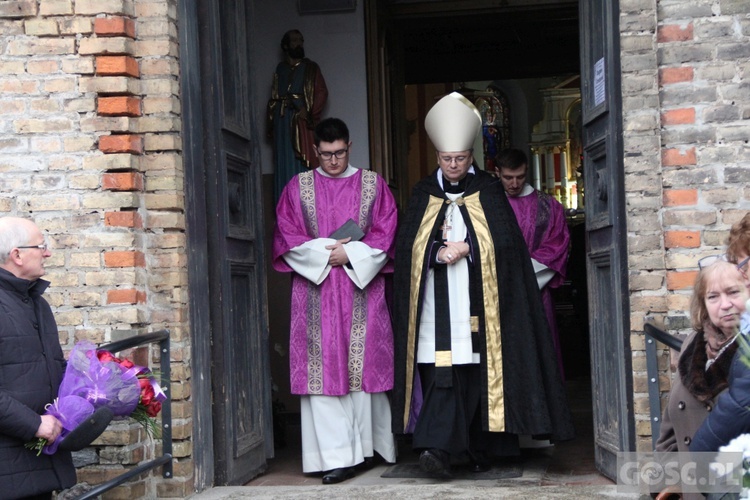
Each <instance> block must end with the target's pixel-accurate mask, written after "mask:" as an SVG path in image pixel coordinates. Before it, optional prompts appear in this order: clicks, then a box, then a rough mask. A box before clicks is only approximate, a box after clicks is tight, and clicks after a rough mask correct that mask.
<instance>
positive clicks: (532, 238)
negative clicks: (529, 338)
mask: <svg viewBox="0 0 750 500" xmlns="http://www.w3.org/2000/svg"><path fill="white" fill-rule="evenodd" d="M508 201H509V202H510V206H511V207H513V212H515V214H516V220H518V225H519V226H520V227H521V232H522V233H523V239H524V240H525V241H526V246H527V247H528V249H529V254H531V258H532V259H536V260H537V261H539V262H541V263H542V264H544V265H545V266H547V267H549V268H550V269H552V270H553V271H555V275H554V276H553V277H552V279H551V280H550V281H549V283H547V285H546V286H545V287H544V288H542V290H541V292H542V302H543V304H544V312H545V314H546V316H547V322H548V323H549V328H550V332H551V333H552V340H553V342H554V343H555V350H556V351H557V362H558V365H559V366H560V375H561V376H563V373H564V371H563V364H562V350H561V348H560V332H559V331H558V330H557V321H555V304H554V301H553V300H552V289H553V288H557V287H559V286H560V285H562V284H563V281H564V280H565V268H566V265H567V262H568V245H569V244H570V232H569V231H568V225H567V223H566V221H565V212H564V209H563V206H562V205H561V204H560V203H559V202H558V201H557V200H555V199H554V198H552V197H551V196H549V195H547V194H544V193H541V194H540V193H539V191H537V190H536V189H535V190H534V192H533V193H531V194H529V195H527V196H515V197H513V196H508Z"/></svg>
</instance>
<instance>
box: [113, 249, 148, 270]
mask: <svg viewBox="0 0 750 500" xmlns="http://www.w3.org/2000/svg"><path fill="white" fill-rule="evenodd" d="M104 265H105V266H106V267H145V266H146V257H145V256H144V255H143V252H138V251H135V250H133V251H124V252H117V251H114V252H104Z"/></svg>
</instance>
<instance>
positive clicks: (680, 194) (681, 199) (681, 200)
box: [662, 189, 698, 207]
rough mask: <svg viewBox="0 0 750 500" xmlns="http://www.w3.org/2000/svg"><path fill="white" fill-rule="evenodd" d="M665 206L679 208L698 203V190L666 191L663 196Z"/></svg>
mask: <svg viewBox="0 0 750 500" xmlns="http://www.w3.org/2000/svg"><path fill="white" fill-rule="evenodd" d="M662 200H663V202H664V206H666V207H678V206H685V205H695V204H697V203H698V190H697V189H665V190H664V193H663V195H662Z"/></svg>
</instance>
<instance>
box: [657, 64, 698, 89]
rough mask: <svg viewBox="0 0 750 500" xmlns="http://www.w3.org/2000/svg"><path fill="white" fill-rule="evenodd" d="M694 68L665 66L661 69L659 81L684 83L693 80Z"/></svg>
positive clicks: (663, 82)
mask: <svg viewBox="0 0 750 500" xmlns="http://www.w3.org/2000/svg"><path fill="white" fill-rule="evenodd" d="M693 73H694V71H693V68H692V67H689V66H688V67H684V68H663V69H660V70H659V83H660V84H661V85H669V84H671V83H682V82H691V81H693Z"/></svg>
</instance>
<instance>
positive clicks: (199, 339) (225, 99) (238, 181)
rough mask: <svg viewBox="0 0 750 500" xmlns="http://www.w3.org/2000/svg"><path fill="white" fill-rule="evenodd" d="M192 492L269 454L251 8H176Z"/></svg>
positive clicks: (227, 3)
mask: <svg viewBox="0 0 750 500" xmlns="http://www.w3.org/2000/svg"><path fill="white" fill-rule="evenodd" d="M182 9H183V11H182V13H183V15H185V16H186V18H185V19H184V20H183V21H182V23H183V24H182V25H181V26H182V27H183V29H184V32H183V33H181V42H182V46H181V56H182V58H181V63H182V64H181V68H182V71H184V72H185V73H184V74H183V75H182V82H183V101H182V102H183V107H184V108H185V109H184V121H183V123H184V124H185V131H184V138H185V141H186V142H187V143H186V145H185V149H186V160H185V161H186V167H185V170H186V184H187V185H186V193H187V198H186V205H187V211H188V215H189V216H188V223H189V224H188V228H187V232H188V240H189V242H188V245H189V248H190V255H189V257H188V262H189V266H190V267H189V274H190V281H191V286H190V291H191V301H190V305H191V330H192V332H191V334H192V340H193V349H192V354H193V373H192V380H193V381H194V384H193V387H194V391H195V394H194V456H195V460H196V487H197V488H198V489H202V488H204V487H209V486H212V485H215V486H221V485H238V484H244V483H245V482H247V481H248V480H250V479H251V478H253V477H254V476H257V475H258V474H260V473H261V472H263V471H264V470H265V468H266V458H267V457H268V456H272V455H273V448H272V443H273V439H272V435H271V433H272V422H271V398H270V394H271V390H270V370H269V359H268V327H267V324H268V321H267V314H266V310H267V309H266V296H265V279H266V278H265V265H264V251H263V204H262V202H261V191H260V186H261V168H260V165H259V162H258V158H259V154H258V145H257V141H258V140H259V139H258V138H259V137H261V136H260V134H259V133H258V131H257V130H255V126H254V123H255V121H254V120H253V116H254V114H255V113H257V111H256V110H254V109H253V98H252V94H253V90H252V88H251V87H250V81H251V78H250V65H251V61H250V57H251V51H250V44H251V38H250V37H251V30H250V26H251V22H250V21H251V18H250V16H251V15H252V4H251V1H250V0H221V1H212V0H193V1H189V0H188V1H186V2H185V3H184V5H183V6H182Z"/></svg>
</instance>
